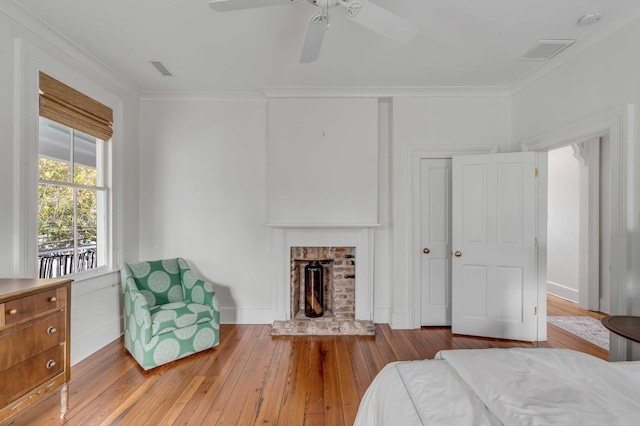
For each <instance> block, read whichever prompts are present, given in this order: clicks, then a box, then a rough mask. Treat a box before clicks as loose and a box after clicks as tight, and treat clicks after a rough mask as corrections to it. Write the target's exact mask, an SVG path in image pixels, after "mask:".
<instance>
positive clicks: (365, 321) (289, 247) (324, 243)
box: [271, 227, 375, 335]
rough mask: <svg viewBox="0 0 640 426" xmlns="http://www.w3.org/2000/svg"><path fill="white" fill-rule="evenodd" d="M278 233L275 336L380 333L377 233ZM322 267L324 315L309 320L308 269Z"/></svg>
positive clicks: (321, 229)
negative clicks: (374, 269)
mask: <svg viewBox="0 0 640 426" xmlns="http://www.w3.org/2000/svg"><path fill="white" fill-rule="evenodd" d="M273 233H274V239H273V240H274V247H273V248H274V256H273V258H274V265H273V266H274V267H273V270H274V276H273V286H274V313H275V317H276V318H275V319H276V321H275V322H274V324H273V327H272V332H271V334H272V335H292V334H293V335H304V334H311V335H313V334H319V335H341V334H358V335H372V334H375V327H374V325H373V321H372V319H373V315H372V310H373V309H372V305H373V303H372V302H373V300H372V299H373V298H372V296H373V291H372V287H373V285H372V284H373V282H372V278H373V273H372V266H373V265H372V259H373V256H372V254H373V253H372V251H371V248H372V242H371V238H372V234H373V233H372V231H371V229H369V228H362V229H352V228H335V229H327V228H324V227H317V228H297V227H277V228H274V230H273ZM311 262H317V263H318V264H319V265H320V266H321V268H322V275H323V283H322V284H323V285H322V299H323V302H322V303H323V305H322V311H323V313H322V315H321V316H317V317H312V316H307V315H305V285H306V284H307V283H306V281H305V280H306V277H305V268H306V267H307V266H308V265H309V264H310V263H311Z"/></svg>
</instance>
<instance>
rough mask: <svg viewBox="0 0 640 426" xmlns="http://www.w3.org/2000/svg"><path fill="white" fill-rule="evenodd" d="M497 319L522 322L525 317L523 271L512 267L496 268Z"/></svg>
mask: <svg viewBox="0 0 640 426" xmlns="http://www.w3.org/2000/svg"><path fill="white" fill-rule="evenodd" d="M496 284H497V285H496V290H497V294H496V299H497V303H496V307H497V308H496V309H497V312H496V314H497V318H498V319H499V320H502V321H515V322H521V321H522V320H523V319H522V315H523V306H522V302H523V285H524V282H523V269H522V268H520V267H512V266H498V267H497V268H496Z"/></svg>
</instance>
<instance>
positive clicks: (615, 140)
mask: <svg viewBox="0 0 640 426" xmlns="http://www.w3.org/2000/svg"><path fill="white" fill-rule="evenodd" d="M633 111H634V108H633V105H632V104H627V105H623V106H621V107H618V108H614V109H611V110H608V111H604V112H602V113H600V114H596V115H594V116H591V117H589V118H587V119H585V120H581V121H577V122H574V123H571V124H569V125H566V126H563V127H560V128H558V129H556V130H553V131H551V132H548V133H544V134H541V135H539V136H537V137H534V138H531V139H528V140H525V141H524V142H522V143H521V147H522V151H538V152H548V151H549V150H551V149H555V148H559V147H563V146H566V145H571V144H572V143H578V142H581V141H583V140H585V139H589V138H592V137H600V136H602V135H605V134H609V138H610V147H611V166H612V167H611V306H610V311H611V315H627V314H629V311H630V308H629V306H628V303H627V301H628V300H629V299H628V296H629V294H628V292H629V290H628V280H629V279H630V277H631V274H630V268H631V259H630V255H631V248H630V247H629V245H630V242H631V240H630V238H629V236H628V230H627V224H628V223H633V216H632V215H633V198H632V196H633V194H632V191H631V190H632V189H633V186H632V184H633V181H632V179H633V174H634V164H633V158H632V156H631V155H630V154H631V146H632V145H631V144H632V143H633ZM540 188H541V189H540V190H541V191H544V194H540V195H541V196H542V197H541V200H546V191H547V189H546V185H545V184H544V183H543V182H540ZM538 226H539V228H538V238H539V240H538V259H539V260H540V261H539V262H538V264H539V265H538V268H539V270H538V280H539V282H538V289H539V293H538V301H539V304H538V306H539V307H540V309H545V312H546V256H547V235H546V203H540V210H539V221H538ZM543 289H544V291H542V290H543ZM543 299H544V303H541V301H542V300H543ZM545 317H546V315H545ZM538 330H539V336H540V335H541V334H542V332H543V333H544V336H545V339H546V330H547V327H546V324H541V317H540V316H539V317H538ZM610 339H611V344H610V349H609V359H610V360H611V361H622V360H626V359H628V357H629V355H630V349H631V345H630V344H629V343H628V341H627V340H626V339H624V338H621V337H619V336H616V335H611V338H610Z"/></svg>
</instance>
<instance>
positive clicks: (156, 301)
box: [120, 258, 220, 370]
mask: <svg viewBox="0 0 640 426" xmlns="http://www.w3.org/2000/svg"><path fill="white" fill-rule="evenodd" d="M120 273H121V275H122V294H123V302H124V347H125V348H126V349H127V350H128V351H129V352H130V353H131V355H133V357H134V358H135V359H136V361H138V364H140V366H141V367H142V368H144V369H145V370H148V369H150V368H154V367H157V366H159V365H162V364H166V363H167V362H170V361H174V360H176V359H180V358H183V357H185V356H188V355H191V354H194V353H196V352H199V351H203V350H205V349H209V348H212V347H214V346H217V345H218V343H219V342H220V307H219V305H218V300H217V299H216V295H215V291H214V289H213V285H211V284H210V283H208V282H205V281H202V280H197V279H196V278H195V277H194V276H193V273H192V272H191V269H190V268H189V265H188V264H187V262H186V261H185V260H184V259H180V258H178V259H165V260H156V261H151V262H137V263H123V264H122V266H121V267H120Z"/></svg>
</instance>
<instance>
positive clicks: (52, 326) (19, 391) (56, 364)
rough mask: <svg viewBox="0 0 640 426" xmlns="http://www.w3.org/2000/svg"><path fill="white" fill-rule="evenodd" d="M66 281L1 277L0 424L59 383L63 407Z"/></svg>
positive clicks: (62, 413)
mask: <svg viewBox="0 0 640 426" xmlns="http://www.w3.org/2000/svg"><path fill="white" fill-rule="evenodd" d="M71 282H72V280H69V279H51V280H40V279H27V278H13V279H0V423H2V422H3V421H4V420H6V419H7V418H9V417H10V416H12V415H14V414H16V413H17V412H19V411H21V410H23V409H24V408H26V407H28V406H29V405H30V404H32V403H33V402H35V401H37V400H38V399H39V398H41V397H42V396H43V395H45V394H46V393H48V392H50V391H52V390H54V389H56V388H58V387H59V386H62V390H61V399H60V400H61V403H60V405H61V408H60V418H64V416H65V415H66V413H67V409H68V396H69V379H70V376H71V374H70V373H71V369H70V359H69V354H70V338H69V331H70V329H71V316H70V309H69V308H70V303H71Z"/></svg>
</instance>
